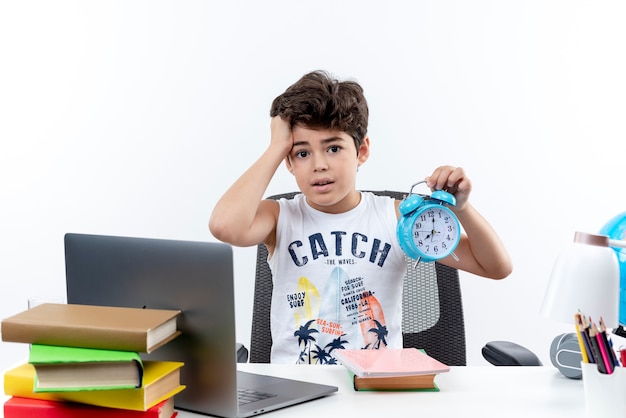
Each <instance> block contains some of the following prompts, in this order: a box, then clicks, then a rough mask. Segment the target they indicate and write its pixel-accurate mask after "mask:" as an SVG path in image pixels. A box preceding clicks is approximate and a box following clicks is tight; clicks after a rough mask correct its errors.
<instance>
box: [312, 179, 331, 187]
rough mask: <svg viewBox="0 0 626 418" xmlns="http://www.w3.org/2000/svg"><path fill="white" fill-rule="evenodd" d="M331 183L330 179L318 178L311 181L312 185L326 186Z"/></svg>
mask: <svg viewBox="0 0 626 418" xmlns="http://www.w3.org/2000/svg"><path fill="white" fill-rule="evenodd" d="M332 183H333V181H332V180H318V181H315V182H313V186H316V187H319V186H327V185H329V184H332Z"/></svg>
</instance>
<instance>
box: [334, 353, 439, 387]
mask: <svg viewBox="0 0 626 418" xmlns="http://www.w3.org/2000/svg"><path fill="white" fill-rule="evenodd" d="M333 355H334V356H335V358H336V359H337V360H339V361H340V362H341V364H343V365H344V366H345V367H346V369H348V371H349V372H350V373H351V374H352V382H353V385H354V390H380V391H385V390H387V391H402V390H428V391H438V390H439V387H438V386H437V385H436V384H435V377H436V376H437V375H438V374H440V373H446V372H449V371H450V367H449V366H447V365H445V364H444V363H442V362H440V361H439V360H437V359H435V358H433V357H430V356H429V355H428V354H426V352H425V351H424V350H418V349H416V348H399V349H380V350H336V351H334V352H333Z"/></svg>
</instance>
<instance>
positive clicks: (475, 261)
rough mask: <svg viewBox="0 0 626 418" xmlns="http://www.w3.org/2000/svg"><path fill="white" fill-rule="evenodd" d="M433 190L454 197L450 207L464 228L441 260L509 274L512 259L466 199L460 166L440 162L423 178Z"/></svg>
mask: <svg viewBox="0 0 626 418" xmlns="http://www.w3.org/2000/svg"><path fill="white" fill-rule="evenodd" d="M427 184H428V186H429V187H431V189H433V190H447V191H448V192H450V193H452V194H454V195H455V197H456V201H457V204H456V206H455V207H451V209H452V210H453V211H454V213H455V214H456V215H457V217H458V218H459V222H461V225H462V227H463V230H464V234H463V235H461V240H460V242H459V245H458V246H457V248H456V249H455V250H454V253H455V254H456V256H457V257H458V258H459V260H458V261H457V260H455V259H454V258H453V257H451V256H449V257H446V258H445V259H443V260H441V262H442V264H446V265H449V266H451V267H455V268H457V269H460V270H464V271H468V272H470V273H473V274H476V275H479V276H483V277H487V278H490V279H503V278H505V277H507V276H508V275H509V274H511V271H512V268H513V267H512V263H511V259H510V257H509V253H508V251H507V250H506V248H505V247H504V244H503V243H502V241H501V240H500V237H499V236H498V234H497V233H496V231H495V230H494V229H493V228H492V227H491V225H490V224H489V222H487V220H486V219H485V218H484V217H483V216H482V215H481V214H480V213H479V212H478V210H476V208H474V207H473V206H472V204H471V203H469V195H470V193H471V189H472V184H471V181H470V180H469V178H468V177H467V176H466V174H465V171H464V170H463V169H462V168H459V167H457V168H455V167H450V166H442V167H439V168H437V169H436V170H435V171H434V172H433V174H432V175H431V176H430V177H428V178H427Z"/></svg>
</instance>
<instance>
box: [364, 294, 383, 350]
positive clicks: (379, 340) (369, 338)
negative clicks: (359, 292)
mask: <svg viewBox="0 0 626 418" xmlns="http://www.w3.org/2000/svg"><path fill="white" fill-rule="evenodd" d="M359 324H360V326H361V335H362V336H363V341H364V344H363V348H368V349H371V348H384V347H385V346H386V345H387V340H386V338H387V323H386V322H385V313H384V312H383V308H382V306H381V305H380V302H378V299H376V297H375V296H374V295H373V294H368V295H367V296H365V297H364V298H363V299H361V301H360V303H359Z"/></svg>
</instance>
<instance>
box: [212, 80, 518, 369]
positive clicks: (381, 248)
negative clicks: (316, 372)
mask: <svg viewBox="0 0 626 418" xmlns="http://www.w3.org/2000/svg"><path fill="white" fill-rule="evenodd" d="M270 116H271V117H272V119H271V140H270V144H269V146H268V147H267V148H266V150H265V152H263V154H262V155H261V156H260V157H259V158H258V159H257V160H256V162H254V163H253V164H252V166H251V167H250V168H249V169H248V170H247V171H245V172H244V173H243V175H241V177H239V179H238V180H236V181H235V183H234V184H233V185H232V186H231V187H230V188H229V189H228V190H227V191H226V193H225V194H224V195H223V196H222V198H221V199H220V200H219V202H218V203H217V205H216V206H215V208H214V210H213V213H212V214H211V219H210V221H209V228H210V231H211V233H212V234H213V235H214V236H215V237H216V238H217V239H219V240H221V241H223V242H227V243H229V244H231V245H235V246H254V245H257V244H259V243H264V244H265V245H266V246H267V249H268V252H269V257H268V263H269V265H270V268H271V270H272V276H273V284H274V289H273V296H272V307H271V328H272V339H273V345H272V354H271V361H272V362H276V363H291V364H293V363H318V364H329V363H335V359H334V357H333V351H334V350H336V349H341V348H364V349H372V348H374V349H375V348H384V347H389V348H392V347H396V348H399V347H402V331H401V323H402V319H401V301H402V278H403V274H404V271H405V270H406V263H405V260H404V256H403V253H402V250H401V248H400V246H399V244H398V243H397V239H396V225H397V219H398V216H399V213H398V204H399V201H397V200H394V199H391V198H388V197H381V196H375V195H373V194H371V193H365V192H360V191H358V190H357V189H356V176H357V171H358V168H359V166H361V165H362V164H364V163H365V162H366V161H367V159H368V157H369V153H370V139H369V137H368V135H367V125H368V117H369V111H368V106H367V101H366V99H365V96H364V94H363V89H362V87H361V86H360V85H359V84H358V83H357V82H355V81H352V80H343V81H341V80H338V79H336V78H334V77H333V76H331V75H330V74H329V73H327V72H324V71H314V72H311V73H309V74H306V75H304V76H303V77H302V78H301V79H300V80H298V81H297V82H296V83H294V84H293V85H291V86H290V87H289V88H287V90H286V91H285V92H284V93H283V94H281V95H279V96H278V97H276V98H275V99H274V101H273V103H272V106H271V110H270ZM283 163H284V164H285V166H286V167H287V169H288V171H289V172H290V173H291V174H293V175H294V176H295V179H296V182H297V184H298V188H299V189H300V191H301V192H302V193H301V194H299V195H297V196H296V197H295V198H294V199H292V200H285V199H283V200H281V201H274V200H266V199H263V196H264V193H265V192H266V189H267V187H268V185H269V183H270V181H271V179H272V177H273V176H274V174H275V173H276V170H277V169H278V167H279V166H280V165H281V164H283ZM426 180H427V185H428V186H429V187H430V188H431V189H432V190H442V189H445V190H447V191H449V192H450V193H452V194H454V195H455V197H456V201H457V204H456V206H455V207H454V208H453V210H454V212H455V214H456V215H457V217H458V219H459V221H460V222H461V225H462V228H463V233H462V236H461V241H460V243H459V245H458V247H457V249H456V250H455V254H456V255H457V256H458V260H455V259H454V258H453V257H451V256H449V257H447V258H445V259H443V260H441V262H442V263H443V264H447V265H450V266H453V267H455V268H457V269H460V270H464V271H468V272H470V273H473V274H476V275H479V276H483V277H487V278H492V279H502V278H504V277H506V276H508V275H509V274H510V272H511V269H512V265H511V261H510V258H509V255H508V252H507V251H506V249H505V247H504V245H503V244H502V242H501V241H500V239H499V238H498V235H497V234H496V232H495V231H494V230H493V229H492V227H491V226H490V225H489V223H488V222H487V221H486V220H485V219H484V218H483V217H482V216H481V215H480V214H479V212H478V211H477V210H476V209H475V208H474V207H473V206H472V205H471V203H470V202H469V196H470V193H471V190H472V183H471V181H470V179H469V178H468V177H467V175H466V173H465V171H464V170H463V169H462V168H460V167H451V166H441V167H438V168H436V169H435V170H434V171H433V173H432V174H431V175H430V176H429V177H427V178H426Z"/></svg>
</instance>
